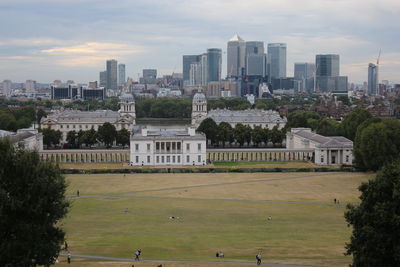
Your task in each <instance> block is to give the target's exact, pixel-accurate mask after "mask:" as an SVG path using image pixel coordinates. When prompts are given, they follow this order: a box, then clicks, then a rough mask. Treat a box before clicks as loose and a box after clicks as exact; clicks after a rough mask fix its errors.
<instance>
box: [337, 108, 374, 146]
mask: <svg viewBox="0 0 400 267" xmlns="http://www.w3.org/2000/svg"><path fill="white" fill-rule="evenodd" d="M369 118H372V115H371V113H369V111H368V110H365V109H355V110H353V111H352V112H350V113H349V114H348V115H347V116H345V117H344V119H343V121H342V123H341V129H342V134H343V135H344V136H345V137H347V138H349V139H350V140H354V139H355V137H356V133H357V128H358V126H359V125H360V124H361V123H363V122H364V121H365V120H367V119H369Z"/></svg>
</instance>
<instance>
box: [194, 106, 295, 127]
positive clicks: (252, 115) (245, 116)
mask: <svg viewBox="0 0 400 267" xmlns="http://www.w3.org/2000/svg"><path fill="white" fill-rule="evenodd" d="M206 118H212V119H213V120H214V121H215V122H216V123H217V124H218V123H220V122H223V121H224V122H228V123H229V122H232V123H286V122H287V119H286V117H283V118H282V117H281V116H280V115H279V113H278V112H276V111H273V110H261V109H246V110H228V109H214V110H210V111H209V112H208V114H207V116H204V117H202V118H200V120H203V119H206Z"/></svg>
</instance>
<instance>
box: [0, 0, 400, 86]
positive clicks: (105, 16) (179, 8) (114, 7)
mask: <svg viewBox="0 0 400 267" xmlns="http://www.w3.org/2000/svg"><path fill="white" fill-rule="evenodd" d="M399 14H400V0H301V1H300V0H187V1H184V0H114V1H110V0H0V80H3V79H11V80H13V81H15V82H23V81H25V80H26V79H35V80H37V81H38V82H51V81H53V80H55V79H61V80H63V81H65V80H68V79H72V80H74V81H75V82H85V83H86V82H88V81H92V80H98V73H99V71H101V70H103V69H105V61H106V60H107V59H110V58H115V59H117V60H118V61H119V62H122V63H125V64H126V70H127V76H129V77H133V78H134V79H137V77H138V73H140V72H141V70H142V69H143V68H156V69H158V73H159V74H160V75H162V74H169V73H172V72H182V55H184V54H200V53H202V52H204V51H205V50H206V49H207V48H210V47H217V48H222V49H223V51H226V43H227V41H228V40H229V39H230V38H231V36H233V35H234V34H235V33H238V34H239V35H240V36H241V37H242V38H243V39H245V40H247V41H251V40H257V41H264V42H265V44H266V43H269V42H285V43H287V47H288V51H287V53H288V54H287V58H288V61H287V69H288V75H289V76H290V75H292V74H293V63H294V62H313V61H314V59H315V54H319V53H335V54H339V55H340V63H341V69H340V71H341V75H348V76H349V81H351V82H357V83H360V82H363V81H365V80H366V79H367V66H368V63H369V62H376V59H377V56H378V52H379V49H382V55H381V60H380V66H381V68H380V70H381V71H380V79H387V80H390V81H393V82H400V22H399ZM223 63H224V67H223V74H225V73H226V54H224V57H223Z"/></svg>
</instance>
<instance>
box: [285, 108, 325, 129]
mask: <svg viewBox="0 0 400 267" xmlns="http://www.w3.org/2000/svg"><path fill="white" fill-rule="evenodd" d="M310 119H315V120H320V119H321V116H320V115H319V114H318V113H317V112H314V111H305V110H295V111H293V112H291V113H289V115H288V122H287V128H296V127H307V128H312V127H311V126H310V124H309V120H310ZM313 129H315V128H313Z"/></svg>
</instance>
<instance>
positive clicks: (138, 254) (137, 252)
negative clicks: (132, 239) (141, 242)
mask: <svg viewBox="0 0 400 267" xmlns="http://www.w3.org/2000/svg"><path fill="white" fill-rule="evenodd" d="M140 253H141V252H140V250H139V249H138V250H136V251H135V261H138V260H140V259H139V256H140Z"/></svg>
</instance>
